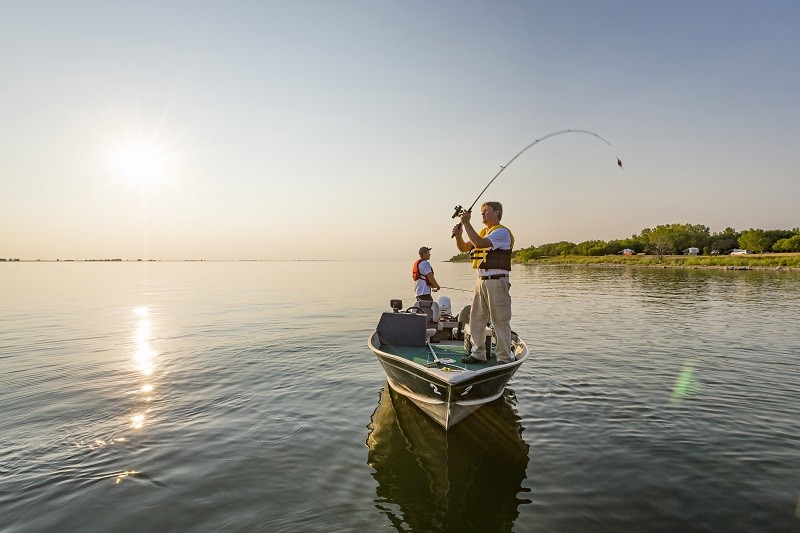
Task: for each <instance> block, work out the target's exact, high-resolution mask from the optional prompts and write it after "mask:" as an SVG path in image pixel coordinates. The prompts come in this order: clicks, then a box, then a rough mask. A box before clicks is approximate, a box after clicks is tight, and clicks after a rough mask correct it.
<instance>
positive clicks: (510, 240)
mask: <svg viewBox="0 0 800 533" xmlns="http://www.w3.org/2000/svg"><path fill="white" fill-rule="evenodd" d="M471 215H472V213H471V212H470V211H464V212H463V213H462V214H461V223H460V224H457V225H456V226H455V227H454V228H453V236H454V237H455V238H456V246H457V247H458V249H459V250H460V251H462V252H469V255H470V258H471V259H472V268H475V269H477V270H478V279H477V281H476V282H475V294H474V295H473V297H472V309H471V311H470V318H469V330H470V331H471V332H472V353H471V354H470V355H467V356H465V357H463V358H462V359H461V361H462V362H464V363H473V364H482V363H485V362H486V360H487V358H488V355H489V354H487V353H486V345H485V342H484V338H483V334H482V332H483V331H484V330H485V329H486V324H487V323H488V322H491V324H492V326H493V327H494V334H495V337H496V338H497V346H496V348H495V351H496V354H497V364H505V363H510V362H512V361H514V352H513V351H512V348H511V294H509V288H510V287H511V282H510V280H509V274H510V273H511V250H512V249H513V248H514V236H513V235H512V234H511V231H510V230H509V229H508V228H506V227H505V226H502V225H500V219H501V218H503V206H502V205H501V204H500V202H486V203H484V204H483V205H481V217H482V219H483V225H484V226H486V227H485V228H481V231H480V233H478V232H476V231H475V228H473V227H472V224H471V223H470V216H471ZM464 231H466V232H467V236H468V237H469V240H468V241H464V237H463V232H464Z"/></svg>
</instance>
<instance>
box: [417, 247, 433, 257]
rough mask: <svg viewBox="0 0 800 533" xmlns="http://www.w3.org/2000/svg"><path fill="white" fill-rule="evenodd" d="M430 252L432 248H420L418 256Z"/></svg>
mask: <svg viewBox="0 0 800 533" xmlns="http://www.w3.org/2000/svg"><path fill="white" fill-rule="evenodd" d="M431 250H432V248H428V247H427V246H423V247H422V248H420V249H419V255H422V254H424V253H427V252H430V251H431Z"/></svg>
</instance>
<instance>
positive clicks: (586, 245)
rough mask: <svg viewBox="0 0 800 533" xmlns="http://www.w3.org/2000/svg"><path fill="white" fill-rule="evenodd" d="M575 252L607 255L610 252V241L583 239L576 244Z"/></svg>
mask: <svg viewBox="0 0 800 533" xmlns="http://www.w3.org/2000/svg"><path fill="white" fill-rule="evenodd" d="M575 253H577V254H578V255H606V254H607V253H608V243H607V242H606V241H597V240H595V241H583V242H582V243H579V244H577V245H575Z"/></svg>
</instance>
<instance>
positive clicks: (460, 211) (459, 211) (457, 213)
mask: <svg viewBox="0 0 800 533" xmlns="http://www.w3.org/2000/svg"><path fill="white" fill-rule="evenodd" d="M565 133H583V134H585V135H591V136H592V137H597V138H598V139H600V140H601V141H603V142H604V143H606V144H607V145H608V146H610V147H611V148H614V147H613V146H611V143H610V142H608V141H607V140H605V139H604V138H602V137H601V136H600V135H598V134H596V133H595V132H593V131H588V130H560V131H554V132H553V133H548V134H547V135H545V136H544V137H540V138H538V139H535V140H534V141H533V142H532V143H530V144H529V145H528V146H526V147H525V148H523V149H522V150H520V151H519V152H518V153H517V155H515V156H514V157H512V158H511V159H510V160H509V161H508V163H506V164H505V165H500V170H499V171H498V172H497V174H495V175H494V177H493V178H492V179H491V180H490V181H489V183H487V184H486V187H484V188H483V190H482V191H481V192H480V194H479V195H478V197H477V198H475V201H474V202H472V205H471V206H469V208H468V209H464V208H463V207H461V206H460V205H457V206H456V208H455V213H453V216H452V217H451V218H456V217H458V216H461V215H462V214H463V213H465V212H467V211H472V208H473V207H475V204H477V203H478V200H480V197H481V196H483V193H485V192H486V189H488V188H489V185H491V184H492V183H494V180H496V179H497V178H498V176H500V174H502V173H503V171H504V170H505V169H507V168H508V167H509V165H511V163H513V162H514V161H516V159H517V158H518V157H519V156H521V155H522V154H524V153H525V152H527V151H528V150H530V149H531V148H533V147H534V146H536V145H537V144H539V143H540V142H542V141H544V140H547V139H549V138H550V137H555V136H556V135H563V134H565ZM617 166H619V168H622V160H621V159H620V158H619V156H617ZM460 225H461V224H460V223H459V224H458V226H460ZM458 226H456V227H458ZM452 236H453V237H455V233H453V235H452Z"/></svg>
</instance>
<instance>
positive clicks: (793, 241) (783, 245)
mask: <svg viewBox="0 0 800 533" xmlns="http://www.w3.org/2000/svg"><path fill="white" fill-rule="evenodd" d="M772 249H773V250H775V251H776V252H800V235H792V236H791V237H789V238H788V239H780V240H779V241H778V242H776V243H775V244H773V245H772Z"/></svg>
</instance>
